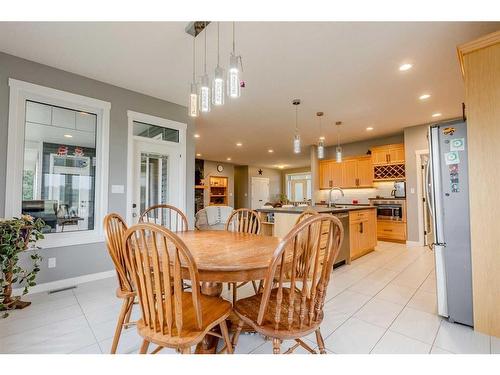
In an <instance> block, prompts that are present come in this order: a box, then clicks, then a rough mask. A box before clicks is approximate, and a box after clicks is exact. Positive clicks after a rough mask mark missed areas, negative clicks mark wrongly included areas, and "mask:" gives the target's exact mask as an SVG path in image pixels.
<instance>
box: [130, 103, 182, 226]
mask: <svg viewBox="0 0 500 375" xmlns="http://www.w3.org/2000/svg"><path fill="white" fill-rule="evenodd" d="M185 133H186V125H185V124H182V123H177V122H175V121H170V120H166V119H161V118H158V117H154V116H148V115H144V114H140V113H135V112H131V111H129V143H128V146H129V155H128V172H127V222H128V223H129V224H135V223H137V222H138V220H139V217H140V215H141V213H142V212H144V211H145V210H146V209H147V208H149V207H151V206H154V205H157V204H169V205H172V206H175V207H177V208H179V209H180V210H182V211H183V212H186V160H185V152H186V143H185V139H186V137H185Z"/></svg>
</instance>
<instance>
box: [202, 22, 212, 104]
mask: <svg viewBox="0 0 500 375" xmlns="http://www.w3.org/2000/svg"><path fill="white" fill-rule="evenodd" d="M203 33H204V34H205V57H204V60H203V75H202V76H201V82H200V111H201V112H210V80H209V79H208V74H207V29H206V25H205V29H204V30H203Z"/></svg>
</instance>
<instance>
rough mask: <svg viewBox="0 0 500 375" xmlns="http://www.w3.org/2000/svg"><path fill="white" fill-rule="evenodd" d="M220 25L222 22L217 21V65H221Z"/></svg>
mask: <svg viewBox="0 0 500 375" xmlns="http://www.w3.org/2000/svg"><path fill="white" fill-rule="evenodd" d="M219 26H220V22H217V66H219V59H220V52H219V46H220V33H219Z"/></svg>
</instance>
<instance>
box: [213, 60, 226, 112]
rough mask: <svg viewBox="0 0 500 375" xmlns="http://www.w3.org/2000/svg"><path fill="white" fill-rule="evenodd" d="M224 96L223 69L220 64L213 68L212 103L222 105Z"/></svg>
mask: <svg viewBox="0 0 500 375" xmlns="http://www.w3.org/2000/svg"><path fill="white" fill-rule="evenodd" d="M224 97H225V82H224V69H223V68H221V67H220V66H217V67H216V68H215V75H214V81H213V83H212V103H213V105H223V104H224Z"/></svg>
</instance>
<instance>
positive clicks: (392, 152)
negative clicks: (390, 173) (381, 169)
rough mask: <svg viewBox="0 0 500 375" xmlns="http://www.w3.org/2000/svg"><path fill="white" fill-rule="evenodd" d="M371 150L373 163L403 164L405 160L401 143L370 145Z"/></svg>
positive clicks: (403, 147)
mask: <svg viewBox="0 0 500 375" xmlns="http://www.w3.org/2000/svg"><path fill="white" fill-rule="evenodd" d="M371 151H372V163H373V165H380V164H404V162H405V145H404V144H402V143H401V144H393V145H384V146H377V147H372V149H371Z"/></svg>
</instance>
